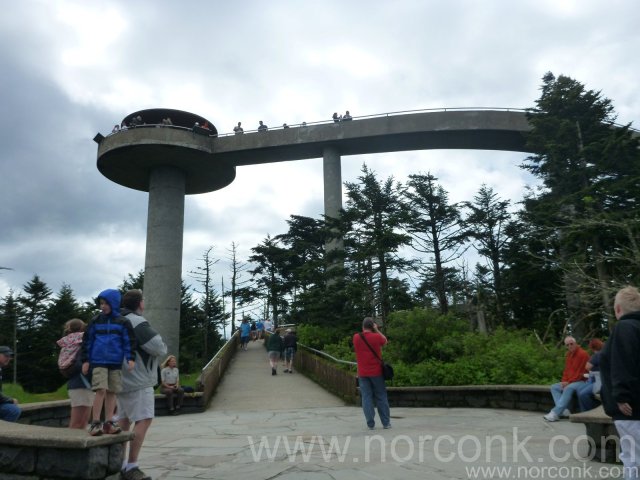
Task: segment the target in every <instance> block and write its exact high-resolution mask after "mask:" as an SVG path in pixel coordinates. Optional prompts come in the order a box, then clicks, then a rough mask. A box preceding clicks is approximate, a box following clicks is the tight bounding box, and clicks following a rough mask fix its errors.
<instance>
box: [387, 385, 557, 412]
mask: <svg viewBox="0 0 640 480" xmlns="http://www.w3.org/2000/svg"><path fill="white" fill-rule="evenodd" d="M387 395H388V397H389V404H390V405H391V406H392V407H446V408H508V409H512V410H528V411H532V412H545V413H546V412H548V411H549V410H551V408H553V405H554V404H553V398H552V397H551V392H550V386H549V385H462V386H449V387H388V388H387Z"/></svg>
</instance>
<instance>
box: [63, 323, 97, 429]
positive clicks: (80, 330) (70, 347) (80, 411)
mask: <svg viewBox="0 0 640 480" xmlns="http://www.w3.org/2000/svg"><path fill="white" fill-rule="evenodd" d="M86 326H87V325H86V324H85V323H84V322H83V321H82V320H80V319H79V318H72V319H71V320H69V321H67V322H66V323H65V324H64V331H63V333H64V337H62V338H61V339H60V340H58V341H57V342H56V343H57V344H58V346H59V347H60V354H59V355H58V368H59V370H60V373H61V374H62V376H64V377H65V378H68V379H69V381H68V382H67V394H68V395H69V399H70V400H71V415H70V417H69V428H78V429H81V430H84V429H85V428H86V427H87V424H88V423H89V418H90V416H91V407H92V406H93V401H94V399H95V396H96V394H95V393H94V392H93V391H92V390H91V373H90V372H89V373H87V375H83V374H82V358H81V357H82V356H81V355H80V353H81V350H82V337H83V336H84V331H85V328H86Z"/></svg>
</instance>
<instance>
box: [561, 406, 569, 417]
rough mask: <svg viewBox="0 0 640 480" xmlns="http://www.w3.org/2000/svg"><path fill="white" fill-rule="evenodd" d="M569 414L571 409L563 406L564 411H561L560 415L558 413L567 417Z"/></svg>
mask: <svg viewBox="0 0 640 480" xmlns="http://www.w3.org/2000/svg"><path fill="white" fill-rule="evenodd" d="M569 415H571V410H569V409H568V408H565V409H564V412H562V415H560V417H562V418H569Z"/></svg>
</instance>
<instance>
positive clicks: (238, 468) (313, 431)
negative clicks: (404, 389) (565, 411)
mask: <svg viewBox="0 0 640 480" xmlns="http://www.w3.org/2000/svg"><path fill="white" fill-rule="evenodd" d="M391 414H392V423H393V428H392V429H390V430H382V429H377V430H374V431H369V430H367V429H366V426H365V423H364V417H363V415H362V411H361V409H360V408H359V407H353V406H345V405H344V404H343V402H342V401H341V400H340V399H338V398H336V397H334V396H332V395H330V394H328V393H327V392H326V391H325V390H323V389H322V388H321V387H319V386H318V385H316V384H315V383H313V382H312V381H310V380H308V379H307V378H306V377H304V376H303V375H300V374H297V373H294V374H292V375H289V374H284V373H282V367H281V366H280V367H279V369H278V375H276V376H275V377H273V376H271V372H270V368H269V365H268V362H267V359H266V353H265V350H264V347H263V346H262V344H261V343H260V342H256V343H252V344H250V346H249V350H248V351H246V352H244V351H239V352H238V353H237V355H236V357H235V359H234V361H233V362H232V363H231V365H230V369H229V371H228V372H227V375H226V376H225V378H224V380H223V382H222V384H221V385H220V387H219V390H218V393H216V395H215V396H214V399H213V401H212V404H211V407H210V408H209V410H208V411H207V412H205V413H202V414H194V415H183V416H178V417H161V418H157V419H156V420H155V421H154V423H153V425H152V427H151V429H150V431H149V433H148V435H147V440H146V442H145V446H144V448H143V451H142V455H141V458H140V465H141V467H142V469H143V470H144V471H145V472H146V473H147V474H150V475H152V477H153V478H154V479H156V480H158V479H167V480H178V479H233V480H238V479H240V480H244V479H252V480H254V479H255V480H263V479H264V480H267V479H278V480H290V479H291V480H324V479H327V480H329V479H335V480H342V479H345V480H347V479H348V480H352V479H355V480H359V479H363V480H364V479H385V480H388V479H403V480H404V479H416V480H417V479H421V480H422V479H429V480H440V479H471V478H505V479H506V478H509V479H516V478H517V479H546V478H570V479H587V478H589V479H590V478H621V476H620V475H618V474H617V473H618V472H619V467H617V466H615V465H609V464H601V463H599V462H595V461H584V460H583V458H582V456H584V455H586V453H587V443H586V440H585V439H584V438H583V437H581V435H583V434H584V427H583V426H582V425H577V424H571V423H569V422H568V421H561V422H556V423H551V424H550V423H546V422H544V421H543V420H542V415H541V414H539V413H528V412H520V411H511V410H488V409H444V408H392V410H391ZM473 468H475V469H476V470H472V469H473ZM492 468H493V469H494V470H487V469H492ZM480 469H485V470H480ZM496 469H501V470H496Z"/></svg>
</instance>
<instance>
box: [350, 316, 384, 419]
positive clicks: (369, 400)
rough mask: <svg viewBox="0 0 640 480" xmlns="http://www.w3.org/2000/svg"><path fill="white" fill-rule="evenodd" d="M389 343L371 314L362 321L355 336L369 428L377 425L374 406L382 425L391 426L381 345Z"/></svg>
mask: <svg viewBox="0 0 640 480" xmlns="http://www.w3.org/2000/svg"><path fill="white" fill-rule="evenodd" d="M386 344H387V337H385V336H384V335H383V334H382V333H380V330H378V325H376V323H375V322H374V321H373V319H372V318H371V317H366V318H365V319H364V320H363V321H362V332H360V333H356V334H355V335H354V336H353V349H354V350H355V352H356V363H357V366H358V385H359V386H360V397H361V399H362V411H363V412H364V418H365V420H366V422H367V427H369V430H373V429H374V428H375V408H374V407H377V409H378V416H379V417H380V422H382V426H383V428H391V414H390V411H389V400H388V399H387V386H386V385H385V383H384V377H383V375H382V347H383V346H384V345H386Z"/></svg>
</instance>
